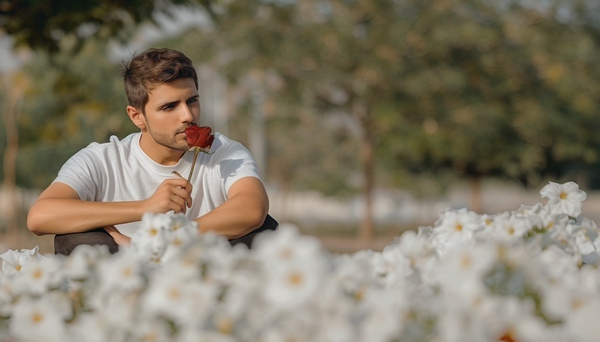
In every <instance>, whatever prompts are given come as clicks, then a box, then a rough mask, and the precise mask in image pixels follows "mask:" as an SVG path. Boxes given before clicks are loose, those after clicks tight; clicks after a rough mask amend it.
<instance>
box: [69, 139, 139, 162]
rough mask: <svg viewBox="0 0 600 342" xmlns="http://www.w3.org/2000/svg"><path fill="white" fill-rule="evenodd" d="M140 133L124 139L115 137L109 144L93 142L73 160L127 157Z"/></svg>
mask: <svg viewBox="0 0 600 342" xmlns="http://www.w3.org/2000/svg"><path fill="white" fill-rule="evenodd" d="M138 135H139V133H132V134H130V135H128V136H126V137H125V138H123V139H119V138H118V137H117V136H115V135H113V136H111V137H110V138H109V140H108V141H107V142H102V143H99V142H92V143H90V144H89V145H87V146H86V147H84V148H82V149H81V150H79V152H77V153H76V154H75V155H74V156H73V157H72V158H74V159H92V160H103V159H106V160H111V159H114V158H120V157H127V156H128V155H130V154H131V151H132V149H133V143H134V142H135V141H136V140H135V137H136V136H138Z"/></svg>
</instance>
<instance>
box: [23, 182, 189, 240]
mask: <svg viewBox="0 0 600 342" xmlns="http://www.w3.org/2000/svg"><path fill="white" fill-rule="evenodd" d="M190 193H191V185H190V184H189V183H188V182H187V181H186V180H185V179H176V178H173V179H167V180H165V181H164V182H163V183H161V185H159V187H158V188H157V189H156V191H155V192H154V194H152V196H150V197H148V198H147V199H145V200H140V201H124V202H93V201H84V200H81V199H79V195H78V194H77V192H76V191H75V190H74V189H73V188H71V187H70V186H69V185H67V184H65V183H60V182H56V183H53V184H51V185H50V186H49V187H48V188H47V189H46V190H44V191H43V192H42V194H41V195H40V197H39V198H38V199H37V200H36V202H35V203H34V204H33V206H32V207H31V209H30V210H29V214H28V216H27V227H28V228H29V230H30V231H32V232H33V233H34V234H36V235H45V234H65V233H76V232H84V231H88V230H91V229H95V228H98V227H104V226H110V225H115V224H121V223H127V222H133V221H139V220H141V218H142V214H143V213H144V212H146V211H151V212H167V211H169V210H173V211H175V212H185V211H186V207H190V206H191V203H192V200H191V197H190Z"/></svg>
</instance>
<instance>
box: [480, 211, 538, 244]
mask: <svg viewBox="0 0 600 342" xmlns="http://www.w3.org/2000/svg"><path fill="white" fill-rule="evenodd" d="M532 218H537V219H538V220H534V222H533V223H532ZM536 223H537V224H538V225H540V226H541V225H542V222H541V219H539V217H538V216H537V215H535V216H523V215H511V214H510V213H508V212H505V213H502V214H500V215H497V216H495V217H494V219H493V221H492V223H491V224H490V227H491V229H492V230H493V233H492V234H493V236H494V238H496V239H500V240H502V241H507V240H515V239H521V238H522V237H523V235H524V234H525V233H527V232H528V231H529V230H530V229H532V228H533V227H535V226H536Z"/></svg>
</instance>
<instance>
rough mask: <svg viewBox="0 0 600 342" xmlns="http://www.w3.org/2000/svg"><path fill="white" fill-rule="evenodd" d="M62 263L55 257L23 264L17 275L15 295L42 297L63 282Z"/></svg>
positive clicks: (37, 259)
mask: <svg viewBox="0 0 600 342" xmlns="http://www.w3.org/2000/svg"><path fill="white" fill-rule="evenodd" d="M60 267H61V263H60V262H59V261H58V260H57V259H56V258H54V257H49V258H36V259H32V260H29V261H28V262H25V263H24V264H23V267H22V268H21V270H20V271H19V273H18V274H16V275H15V279H14V288H13V291H14V293H15V294H31V295H41V294H43V293H44V292H46V291H48V290H50V289H51V288H54V287H57V286H58V285H59V284H60V283H61V282H62V277H61V274H60V272H59V271H60Z"/></svg>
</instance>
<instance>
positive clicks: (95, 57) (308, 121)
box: [0, 0, 600, 194]
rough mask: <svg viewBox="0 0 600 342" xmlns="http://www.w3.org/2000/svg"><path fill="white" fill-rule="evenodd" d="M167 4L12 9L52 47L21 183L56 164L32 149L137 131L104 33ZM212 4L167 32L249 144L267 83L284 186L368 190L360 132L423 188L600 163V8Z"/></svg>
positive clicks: (411, 184) (275, 158)
mask: <svg viewBox="0 0 600 342" xmlns="http://www.w3.org/2000/svg"><path fill="white" fill-rule="evenodd" d="M172 2H173V3H193V2H187V1H183V0H178V1H172ZM168 3H169V2H164V3H163V4H165V7H160V6H161V5H156V4H153V3H144V4H142V3H140V2H139V1H134V2H128V3H127V4H124V3H120V2H113V1H108V0H104V1H84V2H82V3H81V2H80V3H77V4H67V3H64V4H63V3H62V2H56V3H54V2H38V1H20V2H15V3H12V2H11V3H10V4H9V5H7V2H5V3H3V5H1V6H0V10H2V12H0V23H6V24H5V25H3V26H6V28H5V30H6V32H9V33H11V34H13V35H14V36H15V38H16V39H17V41H18V42H19V43H24V44H29V45H31V46H33V47H40V48H44V49H47V50H48V51H52V52H53V55H54V57H53V58H52V59H49V58H48V57H47V55H45V54H44V53H38V54H36V55H35V58H34V60H33V61H32V63H30V64H29V65H28V67H27V69H26V70H27V71H26V72H27V74H28V75H30V77H31V79H32V80H35V82H34V83H35V86H34V87H32V89H31V91H30V93H29V94H27V99H28V100H27V101H26V102H25V105H24V106H23V115H22V116H21V119H20V123H19V124H20V127H21V141H22V149H21V153H22V154H21V155H20V157H19V158H20V159H19V165H20V166H19V167H20V171H19V175H20V178H19V181H20V182H21V183H22V184H28V185H34V184H35V185H36V186H39V185H40V184H45V183H47V182H48V179H50V177H46V178H44V177H39V176H34V175H35V174H36V173H35V171H34V170H35V167H36V166H35V165H37V164H36V162H35V161H34V160H45V159H44V158H48V159H47V160H48V163H50V164H52V163H55V164H56V165H58V164H61V162H62V161H64V160H65V158H66V157H67V156H68V155H70V154H71V153H72V152H73V151H74V150H77V149H78V148H80V147H82V146H85V144H87V143H89V142H90V141H93V140H98V141H104V140H106V139H107V137H108V136H109V135H110V134H113V133H114V134H118V135H123V134H125V132H128V131H131V130H133V127H132V125H131V124H130V123H129V121H128V119H127V117H126V116H125V114H124V112H123V107H124V105H125V100H124V96H123V94H122V89H121V85H120V83H121V82H120V80H119V78H118V77H117V76H116V68H117V66H116V65H113V64H111V63H109V62H107V58H106V52H105V51H104V49H103V48H102V46H103V42H104V41H105V40H104V39H105V38H108V37H114V36H115V32H120V33H119V34H121V35H122V37H123V38H126V37H127V35H128V33H132V32H133V30H134V28H135V23H140V22H142V21H143V20H147V19H151V18H152V14H151V13H152V10H158V11H163V12H165V13H168V12H169V10H168V5H167V4H168ZM209 3H210V2H207V1H201V2H200V4H201V6H203V8H205V9H207V11H209V12H210V13H211V14H212V18H213V19H214V21H213V23H212V24H213V25H212V26H210V27H206V28H203V29H192V30H188V31H186V32H184V33H182V34H181V35H180V36H178V37H174V38H171V39H169V40H167V41H163V42H161V44H159V45H163V46H168V47H172V48H176V49H179V50H181V51H183V52H184V53H186V54H187V55H188V56H189V57H191V58H192V59H193V60H194V61H196V62H197V63H198V65H199V66H200V67H202V66H204V65H208V66H210V67H211V68H214V69H217V70H218V71H219V72H220V73H222V74H223V75H225V76H226V78H227V79H228V81H229V87H230V88H229V89H231V90H232V93H234V95H232V97H233V99H232V100H231V103H232V104H233V105H232V106H231V107H230V108H231V113H230V131H231V132H232V135H233V136H235V137H236V138H238V137H240V140H242V141H244V139H245V135H246V132H247V130H248V125H249V124H250V123H251V121H250V116H249V111H250V110H251V109H252V108H251V107H252V106H253V104H252V103H251V97H252V91H253V87H260V88H261V89H262V91H263V92H264V94H265V103H264V106H263V108H262V109H263V111H264V114H265V122H266V131H267V138H268V146H267V149H268V153H269V158H268V161H269V163H268V165H267V170H268V177H267V178H268V179H269V180H270V181H275V182H278V183H280V185H282V186H283V187H286V188H289V189H306V188H318V189H321V190H323V191H325V192H327V193H329V194H348V193H352V192H353V191H356V189H357V187H358V186H357V185H358V184H359V183H360V182H359V181H357V180H361V179H364V177H366V176H360V170H361V161H360V159H359V156H360V150H361V148H362V147H364V146H365V145H372V146H373V147H374V150H375V156H376V159H375V161H374V166H375V168H376V173H375V174H376V176H377V178H378V179H379V181H380V183H379V184H381V185H384V186H403V187H408V188H411V189H414V190H415V191H418V192H420V193H422V194H433V193H434V192H435V191H434V189H440V190H443V189H445V187H447V184H448V183H449V182H452V180H453V179H455V177H502V178H509V179H513V180H518V181H520V182H522V183H523V184H533V185H537V184H538V183H539V182H540V181H543V180H544V178H547V177H553V178H563V177H571V178H573V177H575V176H578V175H582V174H583V175H585V174H586V173H589V174H592V175H593V174H594V173H597V172H596V170H597V169H598V165H599V164H600V160H599V158H598V151H599V149H600V136H598V134H596V132H597V131H599V129H600V121H598V120H597V113H598V110H599V109H600V102H599V100H598V98H597V96H596V95H595V94H597V93H598V92H599V91H600V81H599V80H600V74H599V73H600V69H599V66H600V65H599V64H598V63H597V62H596V59H597V56H598V55H599V53H600V51H599V50H600V45H599V44H600V27H599V25H598V24H597V22H598V21H597V17H598V16H599V13H598V10H597V9H594V8H592V7H586V6H588V5H585V3H584V2H579V1H573V2H568V3H567V2H561V1H550V2H548V3H547V6H546V7H545V8H543V9H542V10H540V9H536V8H530V7H526V6H524V5H523V3H521V2H519V1H510V2H502V3H497V2H494V1H490V0H466V1H464V0H460V1H459V0H450V1H448V0H426V1H392V0H376V1H372V0H354V1H346V0H306V1H242V0H233V1H217V2H213V3H212V5H208V4H209ZM48 4H52V6H50V7H52V8H51V9H48V8H47V7H48ZM503 4H504V5H503ZM7 6H8V7H7ZM502 6H504V7H502ZM565 6H566V7H568V8H570V9H571V10H570V11H566V12H565V11H564V10H561V9H560V8H563V7H565ZM213 9H214V11H213ZM40 13H44V15H45V17H44V18H41V19H39V20H38V21H35V20H33V19H34V18H38V17H39V15H40ZM561 13H569V14H570V16H569V17H566V18H565V16H564V15H561ZM67 14H68V15H67ZM82 25H83V26H82ZM86 25H87V26H86ZM85 27H88V28H89V29H84V28H85ZM123 28H125V30H123ZM57 29H59V30H58V31H57ZM32 32H38V33H41V34H38V35H35V34H32ZM53 32H54V33H53ZM56 32H58V33H56ZM90 32H92V33H93V34H92V33H90ZM57 37H60V38H61V39H57ZM90 37H97V38H98V39H96V38H90ZM81 42H86V43H85V44H82V43H81ZM75 51H78V52H80V54H78V55H77V56H76V57H72V56H73V52H75ZM249 80H252V82H249ZM204 86H207V87H209V86H210V85H204ZM0 95H1V94H0ZM39 123H44V124H43V125H40V124H39ZM65 137H68V139H66V138H65ZM2 143H4V142H2ZM51 162H52V163H51ZM364 163H365V161H364V160H363V164H364ZM53 165H54V164H53ZM39 171H40V172H41V173H39V174H43V173H44V172H46V173H55V171H56V170H55V169H52V168H51V167H50V168H48V167H44V170H39ZM42 171H44V172H42ZM39 174H38V175H39ZM361 177H362V178H361ZM453 177H454V178H453ZM42 179H43V180H42ZM578 182H580V183H582V185H583V186H585V185H584V184H585V180H582V179H578Z"/></svg>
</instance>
